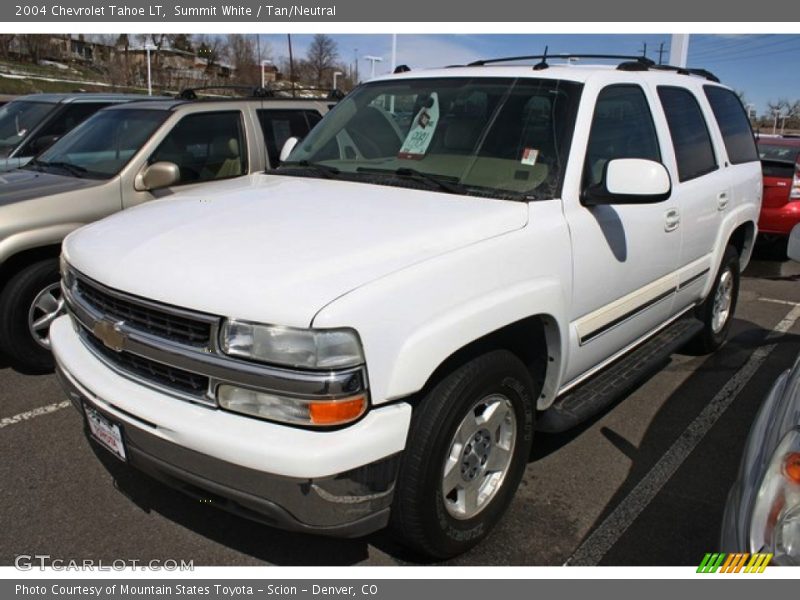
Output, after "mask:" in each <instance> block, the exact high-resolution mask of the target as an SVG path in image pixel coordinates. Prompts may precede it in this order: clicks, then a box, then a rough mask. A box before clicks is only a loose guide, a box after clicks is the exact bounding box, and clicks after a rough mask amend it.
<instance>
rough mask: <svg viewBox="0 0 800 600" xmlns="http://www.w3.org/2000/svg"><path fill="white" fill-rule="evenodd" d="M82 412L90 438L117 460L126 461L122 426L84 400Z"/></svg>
mask: <svg viewBox="0 0 800 600" xmlns="http://www.w3.org/2000/svg"><path fill="white" fill-rule="evenodd" d="M83 412H84V413H85V414H86V422H87V424H88V425H89V433H90V434H91V436H92V438H93V439H94V440H95V441H96V442H97V443H99V444H100V445H101V446H103V447H104V448H105V449H106V450H108V451H109V452H111V454H113V455H114V456H116V457H117V458H118V459H119V460H121V461H123V462H127V460H128V455H127V453H126V452H125V441H124V439H123V436H122V426H121V425H120V424H119V423H115V422H114V421H112V420H111V419H109V418H107V417H106V416H105V415H102V414H100V412H99V411H97V410H96V409H95V408H94V407H92V406H89V404H87V403H86V402H84V403H83Z"/></svg>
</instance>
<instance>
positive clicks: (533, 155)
mask: <svg viewBox="0 0 800 600" xmlns="http://www.w3.org/2000/svg"><path fill="white" fill-rule="evenodd" d="M537 160H539V151H538V150H537V149H536V148H525V149H524V150H523V151H522V160H520V162H521V163H522V164H523V165H530V166H531V167H532V166H534V165H535V164H536V161H537Z"/></svg>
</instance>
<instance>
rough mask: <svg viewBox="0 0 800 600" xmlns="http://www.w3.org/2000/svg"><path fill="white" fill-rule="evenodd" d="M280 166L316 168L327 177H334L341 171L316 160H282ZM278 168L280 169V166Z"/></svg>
mask: <svg viewBox="0 0 800 600" xmlns="http://www.w3.org/2000/svg"><path fill="white" fill-rule="evenodd" d="M281 167H304V168H307V169H316V170H317V171H319V172H320V173H322V175H324V176H325V177H327V178H328V179H336V178H337V177H338V176H339V174H340V173H341V171H340V170H339V169H337V168H336V167H331V166H329V165H324V164H322V163H318V162H311V161H308V160H296V161H292V162H284V163H282V164H281ZM278 170H280V168H279V169H278Z"/></svg>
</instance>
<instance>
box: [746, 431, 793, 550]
mask: <svg viewBox="0 0 800 600" xmlns="http://www.w3.org/2000/svg"><path fill="white" fill-rule="evenodd" d="M750 548H751V550H752V551H753V552H759V551H761V552H764V551H766V552H771V553H773V554H774V555H775V562H776V563H778V564H788V565H800V430H796V429H795V430H793V431H790V432H789V433H787V434H786V436H785V437H784V438H783V440H781V443H780V444H779V445H778V448H777V449H776V450H775V452H774V453H773V455H772V459H771V461H770V464H769V467H768V469H767V471H766V473H765V474H764V479H763V481H762V483H761V488H760V489H759V490H758V496H757V497H756V500H755V504H754V508H753V514H752V517H751V520H750Z"/></svg>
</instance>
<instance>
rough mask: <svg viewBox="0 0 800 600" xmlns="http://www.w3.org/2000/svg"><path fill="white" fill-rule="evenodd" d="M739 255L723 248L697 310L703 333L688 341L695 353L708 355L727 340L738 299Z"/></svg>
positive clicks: (731, 249)
mask: <svg viewBox="0 0 800 600" xmlns="http://www.w3.org/2000/svg"><path fill="white" fill-rule="evenodd" d="M739 268H740V266H739V253H738V252H737V251H736V248H734V247H733V246H728V247H727V248H725V253H724V254H723V256H722V262H721V263H720V266H719V270H718V271H717V276H716V277H715V278H714V285H713V286H712V287H711V292H710V293H709V294H708V297H707V298H706V299H705V301H704V302H703V303H702V304H701V305H700V306H699V307H698V308H697V317H698V318H699V319H700V321H701V322H702V323H703V329H702V330H701V331H700V332H699V333H698V334H697V337H696V338H695V339H694V340H693V341H692V346H693V349H694V350H695V351H697V352H698V353H700V354H710V353H711V352H714V351H715V350H717V349H718V348H720V347H721V346H722V345H723V344H724V343H725V340H726V339H727V338H728V333H729V332H730V329H731V324H732V322H733V314H734V312H735V310H736V302H737V301H738V299H739V280H740V273H739Z"/></svg>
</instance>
